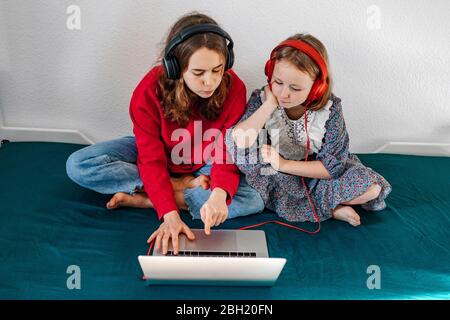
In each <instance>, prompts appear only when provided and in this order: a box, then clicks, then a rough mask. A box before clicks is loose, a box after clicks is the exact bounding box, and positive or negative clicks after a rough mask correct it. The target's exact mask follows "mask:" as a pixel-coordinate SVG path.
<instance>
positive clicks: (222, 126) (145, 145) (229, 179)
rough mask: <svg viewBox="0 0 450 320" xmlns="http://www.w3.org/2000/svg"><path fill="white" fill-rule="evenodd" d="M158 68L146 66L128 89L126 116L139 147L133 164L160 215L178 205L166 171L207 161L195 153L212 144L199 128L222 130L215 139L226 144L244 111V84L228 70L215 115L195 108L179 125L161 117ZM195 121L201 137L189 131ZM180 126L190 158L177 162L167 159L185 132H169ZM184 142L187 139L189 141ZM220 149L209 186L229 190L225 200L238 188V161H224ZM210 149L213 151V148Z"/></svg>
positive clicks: (185, 170)
mask: <svg viewBox="0 0 450 320" xmlns="http://www.w3.org/2000/svg"><path fill="white" fill-rule="evenodd" d="M161 72H163V71H162V67H161V66H157V67H154V68H153V69H151V70H150V71H149V72H148V73H147V75H145V77H144V78H143V79H142V80H141V82H140V83H139V84H138V86H137V87H136V89H135V90H134V91H133V95H132V98H131V102H130V116H131V120H132V121H133V132H134V135H135V137H136V145H137V149H138V158H137V165H138V169H139V174H140V176H141V180H142V182H143V183H144V189H145V192H146V193H147V195H148V197H149V199H150V201H151V202H152V203H153V205H154V208H155V209H156V212H157V213H158V218H159V219H160V220H161V221H162V220H163V216H164V215H165V214H166V213H168V212H170V211H174V210H176V211H178V208H177V205H176V202H175V196H174V190H173V187H172V184H171V182H170V175H171V174H173V173H175V174H180V173H181V174H188V173H192V172H194V171H197V170H198V169H200V168H201V167H203V166H204V165H205V164H206V162H205V159H202V158H203V157H202V156H200V159H198V158H199V157H198V154H199V152H200V151H201V154H202V155H203V151H204V150H205V149H206V148H207V147H208V145H211V144H212V145H211V146H210V147H209V149H208V150H211V148H212V146H213V145H214V140H213V139H211V138H207V137H206V136H205V137H204V138H202V137H203V133H204V132H205V131H206V130H208V129H217V130H220V131H221V132H222V141H221V142H220V143H219V144H220V145H221V147H222V148H223V149H224V150H226V148H225V147H224V142H223V138H224V137H225V131H226V129H228V128H230V127H231V126H233V125H234V124H235V123H237V122H238V120H239V119H240V118H241V116H242V115H243V114H244V111H245V105H246V89H245V85H244V83H243V82H242V80H241V79H239V77H238V76H237V75H236V74H235V73H234V72H233V71H232V70H229V71H227V72H228V73H229V74H230V75H231V79H232V80H231V85H230V89H229V94H228V97H227V98H226V100H225V102H224V105H223V111H222V113H221V114H220V116H219V118H217V119H216V120H214V121H210V120H206V119H204V118H201V117H200V116H199V115H198V112H197V111H196V110H195V108H194V110H193V115H192V119H191V120H190V122H189V124H188V125H187V126H186V127H184V128H183V127H181V126H180V125H178V123H176V122H173V121H171V120H168V119H166V118H165V117H164V110H163V107H162V106H161V103H160V101H159V99H158V97H157V95H156V86H157V81H158V79H159V76H160V74H161ZM194 121H201V137H200V135H199V134H197V136H196V137H194V129H196V130H197V131H199V122H197V123H196V125H195V126H194ZM179 128H183V130H187V131H189V133H190V137H191V139H190V145H191V148H192V149H191V150H192V151H191V156H190V162H189V161H184V162H189V163H188V164H183V163H180V164H176V163H174V162H173V161H172V157H171V152H172V149H173V148H174V147H175V146H176V145H177V144H178V143H179V141H180V142H184V143H186V141H185V139H184V138H183V139H173V138H172V139H173V140H175V141H171V137H172V133H173V131H174V130H176V129H179ZM187 131H185V132H187ZM203 140H206V141H203ZM210 140H213V141H210ZM187 144H188V145H189V141H188V143H187ZM179 148H180V145H178V146H177V149H176V150H179ZM195 150H197V151H195ZM208 150H207V151H206V152H205V153H206V154H208V152H210V151H208ZM217 150H218V149H216V151H217ZM196 153H197V156H196V161H195V162H194V155H195V154H196ZM210 153H211V152H210ZM221 153H223V159H222V163H220V162H221V161H217V162H218V163H215V161H214V158H213V160H212V168H211V176H210V187H211V190H214V188H216V187H220V188H222V189H223V190H225V191H226V192H227V195H228V196H227V205H229V204H230V203H231V199H232V198H233V197H234V195H235V194H236V191H237V189H238V186H239V179H240V173H239V169H238V168H237V166H236V165H235V164H231V163H230V162H229V159H230V158H228V162H226V158H227V153H226V152H221ZM176 154H178V153H176ZM216 154H217V152H216ZM212 155H213V157H214V152H213V153H212ZM182 156H183V157H184V160H186V158H185V157H186V155H184V154H183V155H182ZM188 156H189V154H188ZM228 157H229V155H228ZM199 160H200V161H201V164H200V163H199V162H200V161H199ZM175 162H177V161H175ZM195 163H198V164H195Z"/></svg>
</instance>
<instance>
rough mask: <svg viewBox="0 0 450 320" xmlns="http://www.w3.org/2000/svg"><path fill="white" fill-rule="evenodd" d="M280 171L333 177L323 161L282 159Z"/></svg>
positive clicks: (311, 176)
mask: <svg viewBox="0 0 450 320" xmlns="http://www.w3.org/2000/svg"><path fill="white" fill-rule="evenodd" d="M279 171H280V172H283V173H288V174H292V175H295V176H300V177H305V178H313V179H331V175H330V173H329V172H328V170H327V169H326V168H325V166H324V165H323V164H322V162H321V161H318V160H314V161H295V160H285V159H283V160H281V162H280V170H279Z"/></svg>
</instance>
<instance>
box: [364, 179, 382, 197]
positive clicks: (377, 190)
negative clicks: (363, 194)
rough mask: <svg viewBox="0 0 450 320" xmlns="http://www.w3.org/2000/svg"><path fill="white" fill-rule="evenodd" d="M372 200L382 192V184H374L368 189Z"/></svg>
mask: <svg viewBox="0 0 450 320" xmlns="http://www.w3.org/2000/svg"><path fill="white" fill-rule="evenodd" d="M367 193H368V196H369V198H370V200H373V199H376V198H378V196H379V195H380V193H381V186H380V185H379V184H378V183H374V184H372V185H371V186H370V187H369V189H368V190H367Z"/></svg>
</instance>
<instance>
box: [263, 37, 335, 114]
mask: <svg viewBox="0 0 450 320" xmlns="http://www.w3.org/2000/svg"><path fill="white" fill-rule="evenodd" d="M284 47H291V48H294V49H297V50H298V51H300V52H303V53H304V54H306V55H307V56H308V57H310V58H311V59H312V60H313V61H314V62H315V63H316V65H317V66H318V67H319V71H320V74H319V76H318V78H317V79H316V80H315V81H314V84H313V86H312V88H311V91H310V93H309V95H308V98H307V100H306V102H305V105H307V106H308V105H309V104H310V103H311V102H313V101H316V100H319V99H321V98H322V96H323V95H324V93H325V91H326V89H327V88H328V83H327V80H328V67H327V64H326V62H325V60H324V58H323V57H322V55H321V54H320V53H319V52H318V51H317V50H316V49H315V48H314V47H313V46H311V45H309V44H308V43H306V42H304V41H301V40H296V39H290V40H285V41H283V42H282V43H280V44H279V45H278V46H276V47H275V48H274V49H273V50H272V52H271V54H270V59H269V60H268V61H267V63H266V67H265V73H266V75H267V80H268V82H269V84H270V82H271V80H272V74H273V70H274V68H275V53H276V51H277V50H279V49H281V48H284Z"/></svg>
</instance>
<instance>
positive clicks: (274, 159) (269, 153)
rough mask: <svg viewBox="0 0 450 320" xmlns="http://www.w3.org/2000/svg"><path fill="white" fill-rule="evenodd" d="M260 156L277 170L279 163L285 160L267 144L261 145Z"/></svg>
mask: <svg viewBox="0 0 450 320" xmlns="http://www.w3.org/2000/svg"><path fill="white" fill-rule="evenodd" d="M261 156H262V158H263V161H264V162H265V163H270V165H271V166H272V168H273V169H274V170H277V171H279V170H280V167H281V164H282V163H283V161H285V159H284V158H283V157H282V156H280V154H279V153H278V152H277V151H276V150H275V148H273V147H272V146H270V145H267V144H265V145H263V146H262V147H261Z"/></svg>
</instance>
